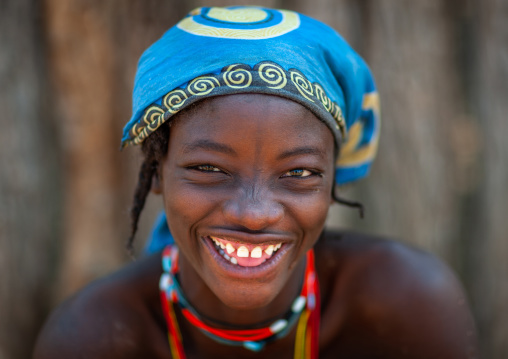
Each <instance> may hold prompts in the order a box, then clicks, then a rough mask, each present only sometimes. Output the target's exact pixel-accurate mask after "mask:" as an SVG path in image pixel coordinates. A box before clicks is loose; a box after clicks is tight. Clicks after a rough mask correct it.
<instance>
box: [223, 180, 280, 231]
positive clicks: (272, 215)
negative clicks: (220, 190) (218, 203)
mask: <svg viewBox="0 0 508 359" xmlns="http://www.w3.org/2000/svg"><path fill="white" fill-rule="evenodd" d="M222 212H223V214H224V216H225V217H226V219H227V220H228V222H230V223H232V224H236V225H240V226H242V227H244V228H246V229H248V230H252V231H259V230H262V229H265V228H268V227H270V226H271V225H274V224H276V223H278V222H279V221H280V220H281V219H282V218H283V217H284V206H283V205H282V204H281V203H280V202H278V201H277V200H276V199H275V198H274V195H273V193H271V191H270V190H269V189H267V188H259V187H257V186H250V188H239V189H237V190H236V191H234V192H233V193H232V196H231V197H230V198H229V199H228V200H226V201H225V202H224V203H223V208H222Z"/></svg>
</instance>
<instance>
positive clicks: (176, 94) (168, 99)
mask: <svg viewBox="0 0 508 359" xmlns="http://www.w3.org/2000/svg"><path fill="white" fill-rule="evenodd" d="M187 98H188V96H187V94H186V93H185V91H183V90H180V89H177V90H173V91H171V92H170V93H168V94H167V95H166V96H164V98H163V99H162V104H163V105H164V106H166V108H167V109H168V111H169V112H171V113H177V112H178V110H179V109H180V107H182V106H183V104H184V103H185V101H186V100H187Z"/></svg>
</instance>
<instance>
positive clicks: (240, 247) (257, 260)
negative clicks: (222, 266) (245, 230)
mask: <svg viewBox="0 0 508 359" xmlns="http://www.w3.org/2000/svg"><path fill="white" fill-rule="evenodd" d="M209 238H210V239H211V240H212V242H213V243H214V245H215V249H216V250H217V253H219V254H220V255H221V256H222V257H223V258H224V259H225V260H227V261H229V262H230V263H231V264H233V265H239V266H242V267H257V266H259V265H261V264H263V263H265V262H266V261H267V260H269V259H271V258H272V257H273V255H274V254H275V252H277V251H278V250H279V249H280V248H281V247H282V243H275V244H247V243H237V242H233V241H229V240H226V239H223V238H219V237H212V236H209Z"/></svg>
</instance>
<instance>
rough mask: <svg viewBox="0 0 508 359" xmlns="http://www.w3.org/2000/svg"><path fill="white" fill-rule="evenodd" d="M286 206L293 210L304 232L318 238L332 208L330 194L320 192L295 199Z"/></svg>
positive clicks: (308, 235) (294, 216)
mask: <svg viewBox="0 0 508 359" xmlns="http://www.w3.org/2000/svg"><path fill="white" fill-rule="evenodd" d="M286 208H287V209H288V210H289V211H291V216H292V217H293V218H295V219H296V221H297V222H298V225H299V227H300V228H301V230H302V231H303V232H304V234H305V235H306V236H307V237H310V238H312V239H313V240H316V239H317V236H319V234H320V233H321V231H322V230H323V227H324V225H325V222H326V217H327V215H328V210H329V208H330V194H329V193H328V192H326V193H325V192H320V193H319V194H313V195H312V196H305V197H302V198H299V199H295V200H292V201H291V203H287V205H286Z"/></svg>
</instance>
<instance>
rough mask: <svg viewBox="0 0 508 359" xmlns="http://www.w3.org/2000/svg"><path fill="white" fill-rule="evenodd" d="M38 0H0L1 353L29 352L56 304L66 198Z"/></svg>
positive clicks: (20, 355) (5, 356)
mask: <svg viewBox="0 0 508 359" xmlns="http://www.w3.org/2000/svg"><path fill="white" fill-rule="evenodd" d="M39 20H40V17H39V9H38V6H37V3H36V2H35V1H31V0H17V1H10V2H5V1H1V2H0V83H1V86H0V109H1V116H0V128H1V130H0V146H1V148H2V150H1V151H0V168H1V171H2V175H1V176H0V248H1V250H0V273H1V280H0V358H1V359H8V358H28V357H30V352H31V343H32V342H33V341H34V338H35V335H36V332H37V330H38V329H39V328H40V325H41V321H42V319H43V318H44V316H45V315H46V313H47V311H48V309H49V299H50V294H51V290H52V289H53V288H52V282H53V277H54V274H55V271H56V270H57V268H56V267H55V265H54V263H53V260H54V258H55V257H56V253H55V249H56V244H57V243H56V241H55V239H57V238H59V223H58V222H57V219H56V218H57V210H58V208H59V202H60V198H61V195H62V193H61V191H60V179H59V175H58V172H59V168H58V159H59V154H58V152H57V147H58V131H57V129H56V128H55V123H54V122H53V121H52V118H51V115H50V114H51V112H50V111H49V107H48V106H47V101H49V100H50V98H49V96H47V94H48V88H47V87H46V86H45V83H46V81H45V80H46V78H45V68H44V52H43V50H44V49H43V48H42V46H41V45H42V44H43V41H42V36H41V27H40V22H39Z"/></svg>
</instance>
